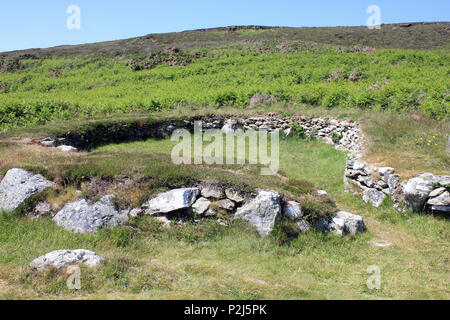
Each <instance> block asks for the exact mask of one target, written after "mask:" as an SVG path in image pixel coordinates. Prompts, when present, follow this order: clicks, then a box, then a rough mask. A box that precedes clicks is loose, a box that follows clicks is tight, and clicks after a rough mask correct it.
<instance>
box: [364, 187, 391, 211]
mask: <svg viewBox="0 0 450 320" xmlns="http://www.w3.org/2000/svg"><path fill="white" fill-rule="evenodd" d="M384 198H386V195H385V194H384V193H383V192H381V191H379V190H377V189H374V188H372V189H367V190H364V192H363V200H364V202H366V203H367V202H370V203H371V204H372V206H374V207H375V208H378V207H379V206H381V204H382V203H383V201H384Z"/></svg>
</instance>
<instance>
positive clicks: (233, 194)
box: [225, 188, 245, 203]
mask: <svg viewBox="0 0 450 320" xmlns="http://www.w3.org/2000/svg"><path fill="white" fill-rule="evenodd" d="M225 195H226V196H227V198H228V199H230V200H232V201H234V202H236V203H241V202H243V201H244V200H245V198H244V196H243V195H242V194H241V193H240V192H239V191H236V190H233V189H231V188H228V189H226V190H225Z"/></svg>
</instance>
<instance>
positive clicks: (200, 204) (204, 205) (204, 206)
mask: <svg viewBox="0 0 450 320" xmlns="http://www.w3.org/2000/svg"><path fill="white" fill-rule="evenodd" d="M210 204H211V201H209V200H208V199H206V198H199V199H198V200H197V201H196V202H195V203H194V204H193V205H192V209H193V210H194V212H195V213H197V214H203V213H205V212H206V210H208V208H209V205H210Z"/></svg>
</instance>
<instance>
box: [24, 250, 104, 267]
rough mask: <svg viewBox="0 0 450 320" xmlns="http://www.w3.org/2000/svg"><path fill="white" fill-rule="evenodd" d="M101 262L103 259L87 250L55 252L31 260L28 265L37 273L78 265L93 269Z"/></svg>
mask: <svg viewBox="0 0 450 320" xmlns="http://www.w3.org/2000/svg"><path fill="white" fill-rule="evenodd" d="M103 261H105V259H104V258H102V257H100V256H99V255H97V254H96V253H95V252H92V251H89V250H84V249H77V250H56V251H52V252H50V253H47V254H46V255H43V256H41V257H39V258H37V259H35V260H33V261H32V262H31V263H30V267H31V268H33V269H35V270H39V271H43V270H45V269H47V268H51V267H52V268H56V269H61V268H65V267H67V266H70V265H80V264H83V265H87V266H89V267H93V266H97V265H99V264H101V263H102V262H103Z"/></svg>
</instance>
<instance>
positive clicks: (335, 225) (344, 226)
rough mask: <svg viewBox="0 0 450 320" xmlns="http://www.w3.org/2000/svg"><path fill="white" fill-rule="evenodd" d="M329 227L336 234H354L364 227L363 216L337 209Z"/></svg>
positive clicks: (361, 230)
mask: <svg viewBox="0 0 450 320" xmlns="http://www.w3.org/2000/svg"><path fill="white" fill-rule="evenodd" d="M330 229H331V230H332V231H333V232H335V233H336V234H338V235H344V234H347V233H349V234H351V235H355V234H356V233H358V232H363V231H364V230H365V229H366V227H365V225H364V219H363V217H361V216H358V215H356V214H352V213H350V212H346V211H339V212H337V213H336V216H334V218H333V219H332V222H331V224H330Z"/></svg>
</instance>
